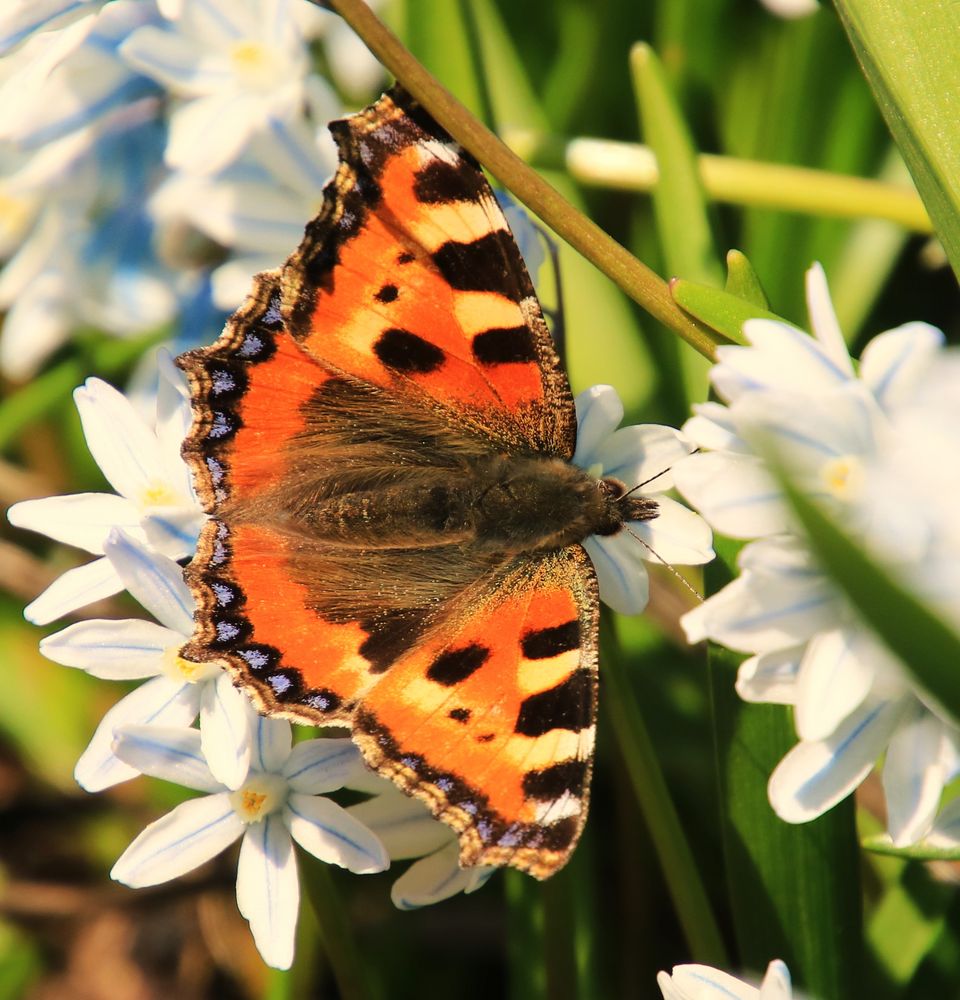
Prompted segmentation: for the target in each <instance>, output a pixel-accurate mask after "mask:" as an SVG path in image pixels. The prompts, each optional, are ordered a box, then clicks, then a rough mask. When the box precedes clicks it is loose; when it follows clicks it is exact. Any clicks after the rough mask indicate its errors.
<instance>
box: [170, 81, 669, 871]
mask: <svg viewBox="0 0 960 1000" xmlns="http://www.w3.org/2000/svg"><path fill="white" fill-rule="evenodd" d="M330 129H331V132H332V133H333V135H334V137H335V139H336V141H337V144H338V146H339V152H340V164H339V169H338V170H337V173H336V175H335V176H334V178H333V180H332V181H331V182H330V184H329V185H328V186H327V188H326V189H325V193H324V202H323V206H322V208H321V210H320V213H319V214H318V216H317V217H316V218H315V219H314V220H313V221H312V222H310V223H309V224H308V225H307V227H306V232H305V235H304V239H303V242H302V243H301V245H300V247H299V249H298V250H297V251H296V252H295V253H293V254H292V256H291V257H290V258H289V259H288V260H287V262H286V263H285V264H284V266H283V267H282V268H280V269H279V270H277V271H272V272H268V273H264V274H260V275H258V276H257V278H256V279H255V281H254V288H253V291H252V293H251V294H250V296H249V297H248V299H247V301H246V302H245V304H244V305H243V306H242V307H241V308H240V309H239V311H238V312H237V313H236V314H234V315H233V316H232V317H231V318H230V320H229V321H228V322H227V325H226V328H225V330H224V332H223V334H222V335H221V337H220V338H219V340H217V341H216V343H214V344H213V345H212V346H210V347H206V348H203V349H199V350H195V351H190V352H188V353H186V354H184V355H182V356H181V357H180V358H179V359H178V364H179V365H180V367H181V368H182V369H183V370H184V371H185V372H186V374H187V376H188V379H189V382H190V386H191V393H192V400H193V415H194V419H193V425H192V429H191V432H190V434H189V436H188V438H187V440H186V442H185V444H184V449H183V454H184V456H185V458H186V459H187V460H188V462H189V464H190V466H191V468H192V470H193V474H194V478H195V482H196V486H197V491H198V494H199V496H200V498H201V501H202V503H203V504H204V507H205V509H206V510H207V512H208V513H209V514H210V518H209V520H208V522H207V523H206V525H205V527H204V529H203V531H202V533H201V536H200V540H199V543H198V546H197V552H196V556H195V558H194V559H193V561H192V562H191V564H190V566H189V567H188V568H187V571H186V576H187V580H188V582H189V584H190V586H191V588H192V590H193V593H194V595H195V597H196V601H197V614H196V629H195V633H194V635H193V637H192V639H191V641H190V642H189V643H188V644H187V645H186V646H185V647H184V649H183V651H182V655H183V656H184V657H186V658H187V659H189V660H194V661H200V662H211V661H212V662H217V663H219V664H221V665H223V666H224V667H226V668H227V669H228V670H230V672H231V673H232V675H233V677H234V678H235V680H236V681H237V683H239V684H240V685H241V686H243V687H244V688H245V689H246V690H247V691H248V692H249V693H250V695H251V696H252V697H253V699H254V701H255V703H256V704H257V706H258V708H259V709H260V710H261V711H262V712H263V713H265V714H267V715H275V716H281V717H285V718H289V719H292V720H296V721H300V722H307V723H314V724H318V725H345V726H349V728H350V732H351V736H352V738H353V740H354V741H355V743H356V744H357V745H358V747H359V748H360V750H361V752H362V754H363V756H364V758H365V760H366V761H367V763H368V764H369V765H370V767H372V768H374V769H375V770H376V771H378V772H379V773H380V774H382V775H384V776H386V777H388V778H390V779H392V780H393V781H394V782H395V783H396V784H397V785H398V786H399V787H400V788H401V789H402V790H404V791H405V792H407V793H408V794H410V795H414V796H416V797H417V798H418V799H420V800H422V801H423V802H425V803H426V804H427V806H428V807H429V808H430V809H431V810H432V812H433V813H434V815H436V816H437V817H438V818H439V819H440V820H442V821H443V822H444V823H447V824H448V825H449V826H451V827H452V828H453V829H454V830H455V831H456V832H457V834H458V837H459V845H460V863H461V865H463V866H470V865H511V866H513V867H516V868H518V869H521V870H523V871H526V872H529V873H531V874H532V875H534V876H536V877H538V878H546V877H547V876H549V875H551V874H553V873H554V872H555V871H557V870H558V869H559V868H560V867H561V866H562V865H563V864H564V863H565V862H566V861H567V859H568V858H569V856H570V853H571V851H572V850H573V848H574V846H575V844H576V842H577V839H578V837H579V835H580V832H581V830H582V828H583V824H584V820H585V818H586V813H587V801H588V795H589V783H590V774H591V768H592V760H593V747H594V729H595V720H596V712H597V627H598V616H599V607H598V591H597V581H596V575H595V573H594V569H593V566H592V565H591V562H590V559H589V557H588V556H587V554H586V552H585V550H584V548H583V547H582V545H581V544H580V543H581V542H582V541H583V540H584V539H585V538H587V537H588V536H590V535H595V534H597V535H610V534H613V533H616V532H618V531H619V530H620V529H621V528H622V527H623V526H624V524H625V523H626V522H628V521H635V520H645V519H650V518H653V517H655V516H656V512H657V507H656V503H655V502H654V501H651V500H648V499H644V498H641V497H638V496H633V495H628V493H627V490H626V488H625V486H624V484H622V483H620V482H617V481H615V480H612V479H607V480H598V479H596V478H595V477H591V476H590V475H589V474H588V473H586V472H584V471H582V470H580V469H578V468H577V467H575V466H574V465H572V464H571V458H572V456H573V454H574V449H575V445H576V430H577V422H576V412H575V408H574V402H573V398H572V396H571V393H570V387H569V384H568V381H567V378H566V375H565V374H564V372H563V370H562V368H561V366H560V363H559V360H558V357H557V354H556V351H555V349H554V346H553V343H552V341H551V337H550V332H549V329H548V327H547V325H546V323H545V321H544V318H543V314H542V312H541V308H540V305H539V304H538V302H537V298H536V295H535V293H534V289H533V285H532V283H531V281H530V277H529V275H528V273H527V270H526V268H525V266H524V263H523V260H522V258H521V256H520V253H519V250H518V248H517V245H516V242H515V241H514V239H513V236H512V235H511V233H510V230H509V227H508V225H507V222H506V220H505V218H504V215H503V212H502V211H501V209H500V207H499V205H498V204H497V201H496V198H495V197H494V194H493V192H492V190H491V188H490V185H489V184H488V183H487V181H486V179H485V178H484V175H483V173H482V171H481V170H480V168H479V166H478V164H477V162H476V161H475V160H474V159H473V158H472V157H471V156H470V155H469V154H468V153H467V152H465V151H464V150H463V149H462V148H461V147H459V146H458V145H457V144H456V143H455V142H453V141H452V140H451V138H450V137H449V136H448V135H447V134H446V133H445V132H444V131H443V130H442V129H441V128H440V127H439V126H438V125H437V124H436V122H434V121H433V120H432V119H431V118H430V116H429V115H428V114H427V113H426V112H425V111H424V110H423V109H422V108H421V107H420V106H419V105H418V104H417V103H416V102H415V101H414V100H413V99H412V98H411V97H410V96H409V95H407V94H406V93H405V92H404V91H403V90H402V89H401V88H400V87H395V88H394V89H393V90H391V91H388V92H387V93H386V94H385V95H384V96H383V97H382V98H381V99H380V100H379V101H377V102H376V103H375V104H373V105H371V106H370V107H369V108H367V109H366V110H364V111H362V112H360V113H359V114H357V115H354V116H352V117H349V118H347V119H344V120H342V121H337V122H334V123H332V124H331V126H330Z"/></svg>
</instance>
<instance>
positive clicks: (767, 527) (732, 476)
mask: <svg viewBox="0 0 960 1000" xmlns="http://www.w3.org/2000/svg"><path fill="white" fill-rule="evenodd" d="M673 479H674V483H675V484H676V487H677V489H678V490H679V491H680V493H681V494H682V495H683V497H684V498H685V499H686V500H688V501H689V502H690V503H691V504H693V506H694V507H696V508H697V510H698V511H700V513H701V514H702V515H703V516H704V517H705V518H706V519H707V520H708V521H709V522H710V524H712V525H713V527H714V528H716V530H717V531H719V532H720V533H721V534H724V535H729V536H730V537H731V538H762V537H764V536H765V535H774V534H777V533H779V532H782V531H786V530H787V529H788V528H789V527H790V525H791V523H792V522H791V520H790V516H789V513H788V511H787V508H786V505H785V504H784V502H783V494H782V493H781V491H780V488H779V487H778V486H777V484H776V483H775V482H774V480H773V479H772V478H771V476H770V473H769V472H768V471H767V469H766V467H765V466H764V464H763V462H762V460H761V459H759V458H758V457H757V456H755V455H739V454H732V453H729V452H710V453H705V454H700V455H691V456H690V457H689V458H686V459H684V460H683V461H682V462H680V463H679V464H678V465H677V466H676V468H675V469H674V470H673Z"/></svg>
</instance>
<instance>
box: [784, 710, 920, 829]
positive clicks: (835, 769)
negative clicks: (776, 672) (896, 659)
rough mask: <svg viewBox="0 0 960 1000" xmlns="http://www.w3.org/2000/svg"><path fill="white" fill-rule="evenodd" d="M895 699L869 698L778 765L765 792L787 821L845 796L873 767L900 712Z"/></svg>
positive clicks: (816, 812) (811, 816)
mask: <svg viewBox="0 0 960 1000" xmlns="http://www.w3.org/2000/svg"><path fill="white" fill-rule="evenodd" d="M902 710H903V705H902V703H901V702H896V701H892V702H891V701H879V702H878V701H874V700H871V701H868V702H866V703H864V704H863V705H861V706H860V708H859V709H858V710H857V711H856V712H854V713H853V715H851V716H849V717H848V718H847V719H846V720H845V721H844V723H843V724H842V725H841V726H840V728H839V729H837V731H836V732H835V733H833V735H832V736H830V738H829V739H826V740H815V741H811V742H802V743H798V744H797V745H796V746H795V747H794V748H793V749H792V750H791V751H790V752H789V753H788V754H787V755H786V756H785V757H784V758H783V760H782V761H780V763H779V764H778V765H777V766H776V768H775V769H774V772H773V774H772V775H771V776H770V783H769V784H768V786H767V796H768V797H769V799H770V804H771V805H772V806H773V809H774V812H775V813H776V814H777V815H778V816H779V817H780V818H781V819H782V820H785V821H786V822H787V823H806V822H808V821H809V820H811V819H816V818H817V817H818V816H820V815H822V814H823V813H825V812H826V811H827V810H828V809H830V808H831V807H832V806H835V805H836V804H837V803H838V802H839V801H840V800H841V799H844V798H846V797H847V796H848V795H849V794H850V793H851V792H852V791H853V790H854V789H855V788H856V787H857V785H859V784H860V782H861V781H863V779H864V778H865V777H866V776H867V775H868V774H869V773H870V771H871V770H872V769H873V765H874V763H875V762H876V760H877V758H878V757H879V756H880V754H881V753H883V749H884V747H885V746H886V744H887V741H888V740H889V738H890V735H891V733H892V732H893V730H894V728H895V727H896V725H897V722H898V720H899V719H900V716H901V714H902Z"/></svg>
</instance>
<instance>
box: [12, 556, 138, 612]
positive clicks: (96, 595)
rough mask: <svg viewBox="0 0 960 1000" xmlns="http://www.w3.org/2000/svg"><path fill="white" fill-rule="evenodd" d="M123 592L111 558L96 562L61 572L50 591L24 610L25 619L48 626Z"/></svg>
mask: <svg viewBox="0 0 960 1000" xmlns="http://www.w3.org/2000/svg"><path fill="white" fill-rule="evenodd" d="M121 590H123V584H122V583H121V582H120V577H119V576H118V575H117V571H116V570H115V569H114V568H113V564H112V563H111V562H110V560H109V559H103V558H101V559H94V560H93V562H88V563H86V564H84V565H83V566H77V567H76V569H68V570H67V571H66V573H61V574H60V576H58V577H57V579H56V580H54V581H53V583H51V584H50V586H49V587H47V589H46V590H45V591H44V592H43V593H42V594H40V596H39V597H37V598H35V599H34V600H33V601H32V602H31V603H30V604H28V605H27V606H26V607H25V608H24V609H23V617H24V618H26V619H27V621H28V622H33V624H34V625H46V624H47V623H48V622H52V621H55V620H56V619H57V618H62V617H63V616H64V615H68V614H69V613H70V612H71V611H76V610H77V608H82V607H84V606H85V605H87V604H93V602H94V601H100V600H102V599H103V598H104V597H112V596H113V595H114V594H118V593H120V591H121Z"/></svg>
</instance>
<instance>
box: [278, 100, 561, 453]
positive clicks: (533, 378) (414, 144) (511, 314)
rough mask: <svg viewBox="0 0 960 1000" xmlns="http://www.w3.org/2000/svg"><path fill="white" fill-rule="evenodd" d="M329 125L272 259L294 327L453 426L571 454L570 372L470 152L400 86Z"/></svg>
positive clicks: (315, 347) (307, 340) (315, 353)
mask: <svg viewBox="0 0 960 1000" xmlns="http://www.w3.org/2000/svg"><path fill="white" fill-rule="evenodd" d="M331 131H332V132H333V134H334V137H335V138H336V140H337V143H338V145H339V148H340V158H341V164H340V168H339V170H338V171H337V175H336V177H335V178H334V181H333V183H332V185H331V187H330V188H328V192H327V198H326V200H325V203H324V206H323V208H322V210H321V212H320V214H319V215H318V217H317V218H316V219H314V220H313V222H311V223H310V225H309V226H308V227H307V232H306V236H305V238H304V241H303V243H302V245H301V247H300V249H299V250H298V251H297V253H296V254H294V255H293V257H292V258H291V259H290V261H288V263H287V265H286V267H285V269H284V272H283V288H284V303H285V315H287V319H288V326H289V329H290V331H291V333H292V334H293V336H294V337H295V338H296V339H297V341H298V342H299V343H300V344H302V346H303V347H304V349H305V350H306V351H307V353H309V354H310V355H311V356H312V357H314V358H316V359H317V360H318V361H319V362H320V363H321V364H322V365H323V366H324V367H327V368H330V367H332V368H334V369H336V370H337V371H339V372H346V373H348V374H350V375H353V376H356V377H357V378H360V379H363V380H364V381H365V382H368V383H370V384H372V385H376V386H380V387H383V388H384V389H387V390H388V391H391V392H396V393H401V394H402V395H404V396H405V397H407V398H411V397H412V398H416V397H417V396H419V397H421V398H422V399H423V402H424V404H425V405H432V406H435V407H439V408H441V409H442V411H443V413H444V416H445V418H446V419H447V420H449V421H450V422H452V423H453V424H455V425H463V426H465V427H468V428H471V429H473V430H475V431H478V432H479V433H481V434H483V435H484V436H486V437H488V438H491V439H493V440H494V441H499V442H501V443H502V444H503V445H505V446H508V447H514V448H517V447H522V448H528V449H530V450H532V451H537V452H543V453H546V454H551V455H560V456H562V457H564V458H569V457H570V456H571V455H572V454H573V445H574V441H575V435H576V415H575V413H574V409H573V400H572V398H571V396H570V389H569V386H568V384H567V379H566V376H565V375H564V374H563V372H562V370H561V368H560V365H559V361H558V359H557V355H556V352H555V350H554V348H553V342H552V340H551V337H550V332H549V330H548V329H547V326H546V324H545V322H544V319H543V315H542V313H541V310H540V305H539V303H538V302H537V298H536V295H535V293H534V290H533V286H532V284H531V282H530V278H529V276H528V274H527V270H526V267H525V266H524V264H523V260H522V258H521V256H520V252H519V250H518V249H517V245H516V242H515V241H514V239H513V237H512V235H511V233H510V229H509V227H508V225H507V221H506V219H505V217H504V215H503V212H502V211H501V210H500V206H499V205H498V204H497V200H496V198H495V197H494V194H493V191H492V190H491V188H490V185H489V184H488V183H487V182H486V180H485V179H484V176H483V174H482V172H481V171H480V169H479V167H478V166H477V164H476V161H475V160H473V158H472V157H471V156H470V155H469V154H468V153H467V152H465V151H464V150H463V149H461V148H460V147H459V146H458V145H457V144H456V143H454V142H453V141H452V140H450V138H449V137H447V136H446V135H445V134H444V133H443V132H442V130H440V129H439V127H438V126H437V125H436V124H435V123H434V122H433V121H432V120H431V119H430V118H429V117H428V116H427V115H426V113H425V112H424V111H423V110H422V109H421V108H419V106H417V105H416V104H414V103H413V102H412V101H411V99H410V98H409V97H408V96H406V95H405V94H404V93H403V92H402V91H401V90H399V88H395V89H394V90H393V91H391V92H388V93H387V94H385V95H384V96H383V97H382V98H381V99H380V100H379V101H378V102H377V103H376V104H374V105H372V106H371V107H369V108H367V109H366V111H363V112H361V113H360V114H357V115H354V116H353V117H351V118H348V119H346V120H344V121H340V122H335V123H334V124H333V125H331Z"/></svg>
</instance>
